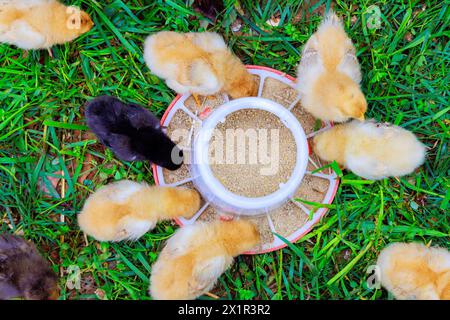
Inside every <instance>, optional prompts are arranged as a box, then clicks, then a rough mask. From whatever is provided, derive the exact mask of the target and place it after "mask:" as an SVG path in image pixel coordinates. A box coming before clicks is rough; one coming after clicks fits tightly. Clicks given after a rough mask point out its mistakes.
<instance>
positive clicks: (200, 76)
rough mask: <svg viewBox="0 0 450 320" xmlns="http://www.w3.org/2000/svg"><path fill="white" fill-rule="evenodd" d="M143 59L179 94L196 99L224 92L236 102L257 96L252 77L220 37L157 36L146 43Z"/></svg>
mask: <svg viewBox="0 0 450 320" xmlns="http://www.w3.org/2000/svg"><path fill="white" fill-rule="evenodd" d="M144 58H145V62H146V63H147V66H148V67H149V68H150V70H151V71H152V72H153V73H154V74H155V75H157V76H158V77H161V78H163V79H164V80H165V81H166V83H167V85H168V86H169V87H170V88H171V89H173V90H174V91H176V92H177V93H179V94H185V93H191V94H193V95H194V97H195V95H205V96H207V95H214V94H216V93H219V92H221V91H224V92H226V93H228V94H229V95H230V96H231V97H232V98H233V99H236V98H241V97H248V96H254V95H256V94H257V90H258V87H257V83H256V81H255V80H254V78H253V76H252V75H251V74H250V73H249V72H248V71H247V69H246V68H245V66H244V65H243V64H242V62H241V61H240V60H239V58H237V57H236V56H235V55H234V54H233V53H232V52H231V51H230V49H228V47H227V45H226V44H225V41H224V40H223V38H222V36H220V35H219V34H217V33H213V32H201V33H177V32H168V31H162V32H158V33H155V34H153V35H151V36H149V37H148V38H147V40H146V41H145V46H144Z"/></svg>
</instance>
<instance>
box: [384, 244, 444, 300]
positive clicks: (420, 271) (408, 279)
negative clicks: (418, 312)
mask: <svg viewBox="0 0 450 320" xmlns="http://www.w3.org/2000/svg"><path fill="white" fill-rule="evenodd" d="M377 266H378V267H379V268H380V277H381V278H380V280H381V284H382V285H383V287H385V288H386V289H387V290H388V291H390V292H392V294H393V295H394V296H395V298H396V299H399V300H450V252H449V251H448V250H447V249H444V248H428V247H426V246H425V245H423V244H420V243H394V244H391V245H389V246H387V247H386V248H384V249H383V250H382V251H381V253H380V256H379V257H378V261H377Z"/></svg>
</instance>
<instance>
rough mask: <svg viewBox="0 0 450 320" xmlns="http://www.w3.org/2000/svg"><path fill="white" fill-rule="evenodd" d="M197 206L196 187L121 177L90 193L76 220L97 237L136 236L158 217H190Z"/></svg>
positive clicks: (129, 237) (135, 237)
mask: <svg viewBox="0 0 450 320" xmlns="http://www.w3.org/2000/svg"><path fill="white" fill-rule="evenodd" d="M199 208H200V196H199V194H198V193H197V191H195V190H190V189H186V188H169V187H157V186H149V185H147V184H146V183H137V182H133V181H128V180H122V181H119V182H115V183H111V184H108V185H106V186H103V187H102V188H100V189H99V190H97V191H96V192H95V193H94V194H92V195H91V196H90V197H89V198H88V199H87V200H86V203H85V204H84V207H83V209H82V211H81V212H80V214H79V215H78V224H79V226H80V228H81V230H83V231H84V232H85V233H87V234H88V235H90V236H92V237H94V238H95V239H97V240H99V241H121V240H137V239H138V238H140V237H141V236H142V235H144V234H145V233H146V232H147V231H149V230H151V229H153V228H154V227H155V225H156V223H157V222H158V221H161V220H169V219H173V218H176V217H185V218H189V217H191V216H192V215H194V214H195V213H196V212H197V211H198V210H199Z"/></svg>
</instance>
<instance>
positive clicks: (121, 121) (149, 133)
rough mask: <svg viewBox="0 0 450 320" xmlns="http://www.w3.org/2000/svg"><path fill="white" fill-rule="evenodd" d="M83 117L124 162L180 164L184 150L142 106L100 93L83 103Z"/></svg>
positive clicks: (170, 167)
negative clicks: (99, 95) (84, 110)
mask: <svg viewBox="0 0 450 320" xmlns="http://www.w3.org/2000/svg"><path fill="white" fill-rule="evenodd" d="M85 116H86V122H87V124H88V126H89V128H91V130H92V131H93V132H94V133H95V134H96V135H97V137H98V138H99V139H100V141H101V142H102V143H103V144H104V145H106V146H107V147H109V148H110V149H111V150H112V151H113V152H114V154H115V155H116V156H117V157H118V158H119V159H121V160H123V161H140V160H149V161H151V162H152V163H155V164H157V165H158V166H161V167H163V168H166V169H169V170H176V169H178V168H180V166H181V165H182V163H183V151H182V150H180V149H179V148H178V147H177V146H176V145H175V143H174V142H173V141H172V140H170V138H169V137H168V136H167V135H166V134H165V133H164V132H163V130H162V128H161V125H160V122H159V119H158V118H157V117H155V116H154V115H153V114H152V113H151V112H150V111H148V110H147V109H145V108H144V107H141V106H139V105H136V104H132V103H131V104H126V103H123V102H122V101H120V100H119V99H117V98H114V97H110V96H102V97H98V98H95V99H93V100H92V101H90V102H89V103H88V104H87V105H86V113H85Z"/></svg>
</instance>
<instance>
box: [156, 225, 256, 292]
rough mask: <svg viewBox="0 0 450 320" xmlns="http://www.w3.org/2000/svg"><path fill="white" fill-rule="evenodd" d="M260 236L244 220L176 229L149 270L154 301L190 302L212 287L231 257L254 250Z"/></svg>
mask: <svg viewBox="0 0 450 320" xmlns="http://www.w3.org/2000/svg"><path fill="white" fill-rule="evenodd" d="M259 241H260V234H259V232H258V230H257V228H256V226H255V225H253V224H252V223H250V222H248V221H245V220H234V221H229V222H223V221H216V222H211V223H205V222H199V223H196V224H193V225H188V226H185V227H182V228H180V229H178V230H177V231H176V232H175V234H174V235H173V236H172V238H170V239H169V241H168V242H167V245H166V246H165V247H164V249H163V250H162V252H161V254H160V255H159V257H158V260H157V261H156V262H155V264H154V265H153V267H152V275H151V278H150V283H151V284H150V294H151V296H152V297H153V298H154V299H157V300H187V299H189V300H191V299H195V298H197V297H198V296H201V295H202V294H204V293H206V292H208V291H209V290H211V289H212V288H213V287H214V284H215V283H216V281H217V279H218V278H219V277H220V275H221V274H222V273H223V272H225V270H227V269H228V268H229V267H230V265H231V264H232V263H233V258H234V257H235V256H237V255H240V254H242V253H243V252H245V251H248V250H250V249H252V248H253V247H255V246H256V245H257V244H258V243H259Z"/></svg>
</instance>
